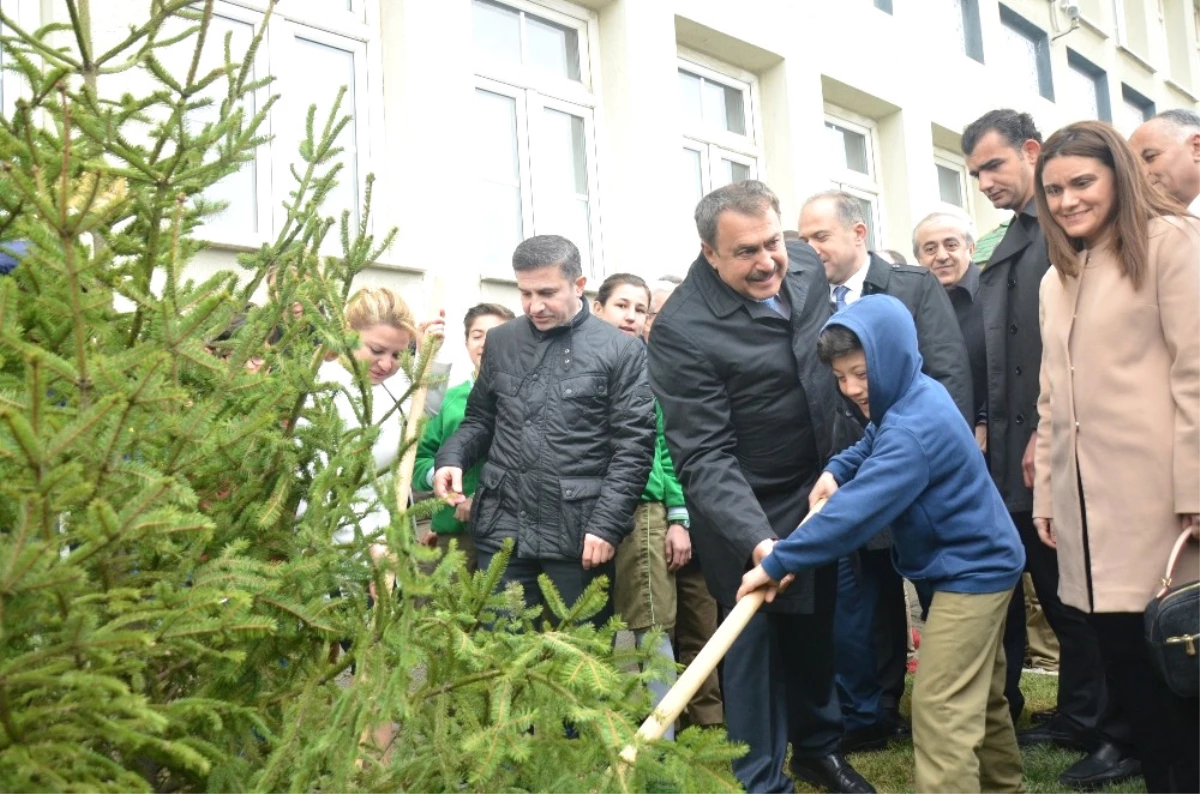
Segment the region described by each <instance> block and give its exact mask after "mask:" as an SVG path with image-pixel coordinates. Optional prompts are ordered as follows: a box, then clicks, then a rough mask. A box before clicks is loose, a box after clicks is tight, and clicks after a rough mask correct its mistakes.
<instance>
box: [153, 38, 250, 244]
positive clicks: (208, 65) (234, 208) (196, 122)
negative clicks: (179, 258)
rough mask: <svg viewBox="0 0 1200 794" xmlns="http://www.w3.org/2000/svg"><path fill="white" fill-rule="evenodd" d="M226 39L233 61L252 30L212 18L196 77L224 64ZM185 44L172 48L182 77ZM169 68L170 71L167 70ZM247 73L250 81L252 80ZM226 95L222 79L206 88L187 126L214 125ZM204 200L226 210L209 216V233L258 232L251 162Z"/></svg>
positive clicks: (188, 47)
mask: <svg viewBox="0 0 1200 794" xmlns="http://www.w3.org/2000/svg"><path fill="white" fill-rule="evenodd" d="M226 35H228V36H229V37H230V41H229V51H230V56H231V57H232V58H233V59H234V60H235V61H237V60H238V59H239V58H241V57H242V54H243V53H245V52H246V50H247V49H249V47H250V41H251V39H252V38H253V37H254V28H253V26H251V25H250V24H248V23H245V22H241V21H239V20H236V19H230V18H228V17H222V16H218V15H216V14H214V15H213V17H212V21H211V23H210V24H209V29H208V36H207V38H206V40H205V43H204V52H203V53H202V54H201V57H200V68H199V69H198V70H197V74H205V73H207V72H209V71H211V70H213V69H217V68H220V67H221V66H222V65H223V64H224V63H225V37H226ZM194 43H195V41H194V39H193V40H189V41H188V42H187V45H186V46H184V47H179V48H176V51H174V52H172V55H173V56H179V57H180V58H181V67H182V71H181V72H175V73H176V74H180V75H182V74H186V70H187V68H188V67H189V66H190V59H191V54H192V45H194ZM167 63H170V64H171V65H172V66H173V65H174V59H173V58H172V59H170V60H169V61H168V59H164V65H166V64H167ZM168 68H170V67H168ZM256 76H257V75H254V73H253V72H252V73H251V77H252V78H253V77H256ZM227 91H228V84H227V83H226V81H225V79H224V78H222V79H219V80H217V81H216V82H214V83H213V84H212V85H210V86H209V87H208V89H207V90H205V91H204V93H203V94H201V96H202V97H203V98H204V99H208V100H210V101H211V104H210V105H208V106H207V107H202V108H196V109H195V110H192V111H191V112H189V113H188V115H187V122H186V123H187V126H188V128H189V129H190V130H192V131H194V132H198V131H199V130H201V129H202V128H203V127H204V125H205V124H215V123H217V122H218V121H220V119H221V102H222V100H223V99H224V98H225V96H226V93H227ZM255 110H256V108H255V102H254V95H253V94H251V95H250V96H248V97H246V99H245V101H244V104H243V113H242V118H243V123H246V122H248V121H249V119H250V118H251V117H253V115H254V113H255ZM203 195H204V198H206V199H208V200H209V201H220V202H225V203H226V204H227V206H226V208H225V209H224V210H222V211H221V212H220V213H218V214H216V215H210V216H209V218H208V219H207V221H206V222H205V226H207V227H209V228H213V229H223V230H227V231H233V232H246V233H253V232H257V231H258V175H257V172H256V169H255V163H254V162H253V161H250V162H246V163H242V165H241V167H240V168H238V170H237V171H236V172H234V173H232V174H230V175H229V176H227V177H225V178H224V179H222V180H221V181H220V182H217V183H216V184H214V185H211V186H210V187H209V188H208V189H207V190H205V191H204V194H203Z"/></svg>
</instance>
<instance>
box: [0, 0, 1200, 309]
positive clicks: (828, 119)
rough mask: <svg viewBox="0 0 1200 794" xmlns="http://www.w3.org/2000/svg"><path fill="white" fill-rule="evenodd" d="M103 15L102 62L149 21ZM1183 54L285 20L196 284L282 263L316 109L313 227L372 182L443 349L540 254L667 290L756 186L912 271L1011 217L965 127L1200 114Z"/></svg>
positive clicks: (988, 21) (1076, 37) (1147, 23)
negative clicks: (722, 203)
mask: <svg viewBox="0 0 1200 794" xmlns="http://www.w3.org/2000/svg"><path fill="white" fill-rule="evenodd" d="M268 2H269V0H218V2H217V3H216V11H217V18H216V21H215V25H216V28H217V31H218V32H219V33H220V34H222V35H223V34H224V33H226V32H228V33H229V34H230V35H231V41H232V42H233V46H234V49H235V50H236V49H237V47H238V43H239V42H245V41H248V40H249V37H250V35H251V32H252V30H253V27H254V26H255V25H256V24H259V23H260V22H261V20H262V18H263V13H264V10H265V8H266V6H267V4H268ZM105 5H110V4H105ZM111 5H112V6H113V7H112V8H109V9H106V11H105V15H104V18H103V19H100V18H99V15H98V14H97V15H96V16H97V17H98V18H97V20H96V24H97V25H98V26H99V28H100V30H99V31H98V38H103V37H104V36H111V37H117V36H121V35H123V34H124V33H125V32H126V31H127V25H128V23H129V22H130V20H129V19H128V18H122V14H135V13H144V8H145V5H144V4H138V3H119V4H115V3H114V4H111ZM3 7H4V9H5V11H6V12H7V13H10V14H15V16H16V18H18V19H20V20H21V21H22V22H23V23H24V24H25V25H27V26H28V27H36V26H37V25H38V24H45V23H48V22H51V21H59V20H65V19H66V17H67V13H66V9H65V6H64V5H63V4H62V3H60V2H58V0H3ZM214 40H215V41H219V40H220V37H214ZM1198 44H1200V0H741V2H736V3H734V2H730V1H729V0H286V1H285V2H279V3H277V4H275V8H274V12H273V16H272V18H271V21H270V24H269V26H268V30H267V36H266V40H265V43H264V46H263V48H262V49H261V50H260V52H259V55H258V60H257V62H256V63H255V71H256V74H259V75H266V74H274V75H276V84H275V85H274V86H272V87H271V88H268V89H264V91H263V92H261V94H262V95H261V97H257V98H256V101H257V102H264V103H265V102H266V100H267V97H268V96H269V95H270V94H272V93H279V94H280V95H281V98H280V100H279V102H278V103H277V104H276V105H275V106H274V108H273V109H272V111H271V113H270V116H269V118H268V127H269V132H270V134H271V135H272V136H273V140H272V141H271V142H270V143H269V144H265V145H264V146H262V147H261V148H260V151H259V153H258V156H257V157H256V159H255V162H253V163H249V164H247V166H246V167H245V168H243V169H242V171H240V172H239V173H237V174H235V175H234V176H232V177H230V178H229V179H228V180H227V181H226V183H223V184H222V185H220V186H218V189H217V191H215V192H216V194H217V195H216V197H218V198H221V199H224V200H227V201H229V202H230V206H229V208H228V209H227V210H226V211H225V212H224V213H223V214H222V215H221V216H220V217H219V218H216V219H214V221H213V222H212V223H211V224H209V227H208V229H207V231H206V236H207V237H208V238H209V239H210V240H211V241H212V243H213V245H212V247H211V249H210V250H208V251H206V252H204V253H203V254H202V255H201V256H200V257H199V258H198V259H197V261H196V262H195V264H194V265H193V267H194V269H195V270H196V271H197V274H198V275H200V274H203V273H204V272H208V271H211V270H214V269H217V268H222V267H229V266H230V265H231V264H232V260H233V255H234V254H235V253H236V252H237V251H239V250H246V249H248V248H254V247H257V246H258V245H259V244H260V243H261V242H263V241H265V240H268V239H271V238H272V236H273V233H274V231H275V230H276V229H277V228H278V226H279V225H280V224H281V222H282V210H281V209H280V206H281V203H282V201H283V200H284V199H285V198H286V195H287V190H288V189H289V187H290V178H289V176H288V167H289V165H290V163H291V162H292V161H293V160H295V159H296V157H295V154H294V153H295V151H296V144H297V142H298V140H299V138H300V135H301V132H302V130H303V125H304V117H305V113H306V112H307V108H308V106H309V105H310V104H311V103H316V104H317V105H318V107H319V109H320V111H321V112H325V111H327V109H328V107H329V106H330V105H331V104H332V102H333V100H334V98H335V97H336V96H337V94H338V91H339V89H340V87H342V86H345V87H346V93H345V96H344V99H343V104H342V109H343V110H344V111H345V112H347V113H349V114H350V116H351V121H350V123H349V124H348V125H347V126H346V128H345V129H344V130H343V132H342V134H341V136H340V137H339V141H338V142H339V144H340V145H342V146H343V147H344V148H345V151H344V153H343V155H342V158H343V164H344V166H345V168H344V171H343V173H344V174H345V177H346V178H345V180H344V181H343V183H342V185H341V186H340V187H339V188H338V190H337V191H335V193H334V194H333V195H332V196H331V197H330V200H329V207H328V209H329V210H330V213H331V214H336V213H338V212H340V211H341V210H342V209H343V208H345V209H350V210H351V212H352V214H353V213H357V212H358V207H359V204H360V202H361V200H362V198H363V194H364V191H365V184H366V176H367V174H369V173H373V174H375V175H376V179H377V181H376V183H375V189H374V203H375V207H374V211H373V223H374V228H375V229H376V231H377V232H379V233H382V232H384V231H386V229H388V228H390V227H393V226H396V227H398V228H399V236H398V237H397V239H396V242H395V244H394V245H393V247H392V249H391V250H390V251H389V252H388V253H387V254H386V255H385V257H384V258H383V259H381V261H379V262H378V263H377V265H376V266H375V267H374V268H373V269H372V270H370V271H369V272H368V273H367V274H365V275H364V277H363V278H364V280H367V281H370V282H373V283H379V284H384V285H388V286H392V287H394V288H397V289H399V290H400V292H401V293H402V294H403V295H404V296H405V297H406V298H407V299H408V300H409V302H410V303H412V304H413V305H414V307H415V308H417V310H418V313H421V312H422V311H424V310H425V309H427V308H428V307H427V306H426V304H427V303H428V301H429V294H430V283H431V282H432V280H433V277H435V276H440V277H442V278H443V280H444V281H445V283H446V284H447V285H449V288H448V289H447V292H446V305H445V308H446V310H447V314H448V316H449V318H450V320H451V324H450V327H451V329H454V328H455V327H456V325H457V323H456V318H457V317H461V316H462V314H463V312H464V311H465V310H466V308H467V307H469V306H470V305H472V304H473V303H476V302H477V301H479V300H492V301H498V302H501V303H505V304H508V305H510V306H512V307H513V308H514V309H519V305H518V304H519V301H518V298H517V294H516V291H515V289H514V286H513V280H512V273H511V268H510V265H509V255H510V253H511V251H512V248H513V247H514V246H515V245H516V243H517V242H519V241H520V240H521V239H523V238H525V237H528V236H530V235H533V234H541V233H557V234H563V235H565V236H567V237H569V238H571V239H572V240H573V241H575V243H576V244H577V245H579V247H580V249H581V251H582V252H583V256H584V264H585V269H586V271H587V274H588V276H589V280H590V282H591V284H592V285H593V286H595V285H597V284H598V283H599V282H600V281H601V280H602V279H603V277H604V276H605V274H608V273H613V272H619V271H633V272H636V273H639V274H641V275H643V276H646V277H647V278H656V277H658V276H661V275H663V274H676V275H682V274H683V273H684V272H685V271H686V268H687V266H688V265H689V264H690V262H691V261H692V260H693V259H694V258H695V256H696V254H697V253H698V243H697V240H696V234H695V227H694V225H693V223H692V220H691V213H692V210H693V208H694V206H695V203H696V201H697V199H699V198H700V196H702V195H703V194H704V193H706V192H708V191H709V190H712V189H713V188H715V187H719V186H720V185H722V184H725V183H728V182H730V181H734V180H738V179H744V178H748V177H755V178H758V179H762V180H764V181H765V182H767V183H768V184H769V185H771V187H772V188H774V190H775V191H776V192H777V193H778V194H779V196H780V199H781V201H782V205H783V218H784V225H785V227H794V226H795V224H796V219H797V216H798V213H799V209H800V205H801V203H802V202H803V200H804V199H805V198H806V197H807V196H809V195H811V194H812V193H815V192H817V191H820V190H825V189H828V188H830V187H840V188H844V189H846V190H848V191H850V192H851V193H853V194H854V195H856V196H858V197H859V198H860V199H861V201H862V202H863V204H864V206H865V208H866V209H867V214H868V217H869V218H870V221H871V223H870V225H871V236H872V244H873V247H876V248H894V249H897V250H900V251H902V252H905V253H906V255H907V254H908V253H909V252H910V250H911V244H910V240H911V229H912V225H913V223H914V222H915V221H916V220H918V219H920V218H921V217H922V216H924V215H925V214H927V213H928V212H931V211H933V210H935V209H938V208H942V207H946V206H953V207H958V208H961V209H962V210H964V211H965V212H967V213H968V214H969V215H970V216H971V217H972V218H974V220H975V222H976V225H977V228H978V229H979V230H980V232H985V231H987V230H989V229H992V228H994V227H995V226H996V225H997V224H998V223H999V222H1001V221H1002V220H1003V215H1002V214H1001V213H998V212H996V211H995V210H993V209H992V207H991V206H990V204H988V202H987V201H986V200H984V199H983V198H982V196H980V195H979V194H978V192H977V190H976V188H975V186H974V184H973V181H972V180H971V179H970V178H969V176H968V174H967V172H966V168H965V165H964V160H963V157H962V154H961V152H960V149H959V140H960V132H961V130H962V128H963V127H964V126H965V125H966V124H967V123H969V122H970V121H971V120H973V119H974V118H976V117H977V116H979V115H980V114H982V113H983V112H984V111H986V110H989V109H992V108H996V107H1006V106H1007V107H1014V108H1018V109H1022V110H1027V111H1029V112H1031V113H1032V114H1033V115H1034V117H1035V118H1036V119H1037V121H1038V124H1039V126H1040V128H1041V129H1042V130H1043V131H1044V132H1045V133H1046V134H1049V132H1051V131H1053V130H1054V129H1056V128H1057V127H1059V126H1061V125H1062V124H1064V123H1067V122H1070V121H1074V120H1078V119H1082V118H1100V119H1103V120H1106V121H1111V122H1112V123H1113V124H1115V125H1116V127H1117V128H1118V129H1120V130H1121V131H1122V132H1124V133H1126V134H1128V133H1129V132H1131V131H1132V129H1133V128H1134V127H1136V126H1137V125H1138V124H1139V123H1140V122H1141V121H1142V120H1143V119H1144V118H1146V117H1148V116H1150V115H1153V113H1155V112H1157V111H1160V110H1164V109H1167V108H1172V107H1189V108H1195V107H1197V99H1198V97H1200V50H1198ZM0 57H2V56H0ZM212 57H213V58H214V63H215V62H219V58H220V57H221V55H220V52H219V46H215V47H213V48H212ZM10 79H11V78H8V77H6V78H5V82H4V83H3V84H0V89H3V102H4V103H5V104H4V107H5V108H6V109H7V108H9V107H11V101H12V99H11V95H12V94H13V93H14V92H15V91H18V90H19V87H14V86H12V85H11V84H10V82H9V81H10Z"/></svg>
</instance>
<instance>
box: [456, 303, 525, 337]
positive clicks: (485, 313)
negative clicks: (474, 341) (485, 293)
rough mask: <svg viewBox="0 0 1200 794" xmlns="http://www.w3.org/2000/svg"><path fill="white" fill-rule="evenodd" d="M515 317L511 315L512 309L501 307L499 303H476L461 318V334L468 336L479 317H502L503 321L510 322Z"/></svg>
mask: <svg viewBox="0 0 1200 794" xmlns="http://www.w3.org/2000/svg"><path fill="white" fill-rule="evenodd" d="M515 316H516V315H515V314H513V313H512V309H510V308H508V307H507V306H501V305H500V304H499V303H477V304H475V305H474V306H472V307H471V308H469V309H467V313H466V315H465V316H464V317H463V333H464V334H465V335H466V336H470V335H471V326H473V325H474V324H475V321H476V320H478V319H479V318H480V317H503V318H504V319H505V320H511V319H512V318H513V317H515Z"/></svg>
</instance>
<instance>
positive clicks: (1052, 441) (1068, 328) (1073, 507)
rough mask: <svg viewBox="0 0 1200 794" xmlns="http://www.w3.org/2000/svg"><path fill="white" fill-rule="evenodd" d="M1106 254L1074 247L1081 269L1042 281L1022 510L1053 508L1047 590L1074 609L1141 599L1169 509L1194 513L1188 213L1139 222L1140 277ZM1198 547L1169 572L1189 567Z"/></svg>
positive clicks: (1197, 335)
mask: <svg viewBox="0 0 1200 794" xmlns="http://www.w3.org/2000/svg"><path fill="white" fill-rule="evenodd" d="M1189 227H1190V228H1189ZM1085 262H1086V264H1084V263H1085ZM1117 262H1118V260H1117V255H1116V253H1115V252H1114V251H1112V250H1111V249H1100V250H1096V251H1092V252H1091V258H1090V261H1088V258H1087V252H1081V253H1080V264H1081V265H1082V269H1081V271H1080V272H1081V275H1080V276H1079V277H1075V278H1069V279H1066V280H1065V281H1064V280H1063V279H1061V278H1059V275H1058V271H1057V270H1053V269H1052V270H1050V271H1049V272H1047V273H1046V276H1045V278H1043V280H1042V288H1041V323H1042V345H1043V352H1042V370H1041V395H1040V396H1039V398H1038V413H1039V415H1040V423H1039V425H1038V437H1037V458H1036V465H1037V477H1036V482H1035V485H1034V500H1033V515H1034V517H1038V518H1053V519H1054V529H1055V534H1056V536H1057V539H1058V569H1059V586H1058V592H1059V595H1060V596H1061V597H1062V600H1063V602H1064V603H1066V604H1070V605H1071V606H1073V607H1077V608H1079V609H1082V610H1084V611H1085V612H1141V611H1142V610H1144V609H1145V608H1146V603H1147V602H1148V601H1149V600H1150V598H1151V597H1152V596H1153V595H1154V592H1155V591H1156V589H1157V588H1158V587H1159V585H1160V579H1161V578H1162V573H1163V569H1164V567H1165V565H1166V560H1167V558H1168V557H1169V556H1170V552H1171V546H1172V544H1173V543H1174V542H1175V539H1176V538H1177V537H1178V536H1179V531H1180V530H1179V521H1178V518H1177V514H1179V513H1197V512H1200V429H1198V425H1197V422H1198V415H1200V319H1198V318H1200V311H1198V309H1200V306H1198V304H1200V221H1197V220H1196V219H1191V218H1189V219H1181V218H1170V219H1163V218H1160V219H1156V220H1154V221H1152V222H1151V225H1150V248H1149V263H1148V268H1147V273H1146V279H1145V281H1144V282H1143V284H1142V288H1141V289H1140V290H1137V291H1135V290H1134V289H1133V285H1132V284H1131V283H1130V281H1129V279H1127V278H1125V277H1124V276H1122V275H1121V271H1120V270H1119V268H1118V264H1117ZM1080 482H1082V489H1081V488H1080ZM1081 490H1082V504H1081V498H1080V494H1081ZM1084 511H1086V516H1087V535H1086V538H1085V536H1084V527H1083V524H1084V521H1083V514H1084ZM1196 549H1197V546H1196V544H1194V543H1193V544H1189V546H1188V553H1187V555H1185V556H1184V558H1183V559H1182V561H1181V562H1180V565H1179V567H1178V568H1177V570H1176V581H1177V582H1178V581H1194V580H1196V579H1197V578H1200V557H1198V555H1197V552H1196ZM1089 562H1090V587H1089Z"/></svg>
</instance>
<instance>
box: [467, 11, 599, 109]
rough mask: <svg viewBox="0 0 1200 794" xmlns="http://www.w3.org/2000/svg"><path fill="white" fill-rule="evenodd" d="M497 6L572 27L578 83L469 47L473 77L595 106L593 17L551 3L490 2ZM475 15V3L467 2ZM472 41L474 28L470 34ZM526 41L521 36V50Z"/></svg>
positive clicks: (589, 13)
mask: <svg viewBox="0 0 1200 794" xmlns="http://www.w3.org/2000/svg"><path fill="white" fill-rule="evenodd" d="M491 1H492V2H494V3H495V4H496V5H502V6H508V7H509V8H512V9H514V10H516V11H521V12H524V13H526V14H532V15H533V16H536V17H540V18H542V19H544V20H546V21H548V22H553V23H554V24H556V25H562V26H563V27H566V28H572V29H573V30H574V31H575V32H576V36H577V39H578V41H579V82H575V81H574V80H572V79H570V78H567V77H558V76H556V75H550V74H546V73H545V72H543V71H540V70H538V69H534V68H532V67H529V66H525V65H524V64H520V65H517V64H511V63H507V62H505V61H502V60H498V59H495V58H489V57H488V55H487V53H485V52H481V51H479V50H477V49H475V48H474V47H472V50H471V52H472V56H473V58H474V62H475V74H476V75H478V76H482V77H488V78H491V79H493V80H498V81H500V82H502V83H508V84H510V85H515V86H519V87H521V88H526V89H532V90H535V91H537V92H538V93H541V94H546V95H548V96H552V97H555V98H556V99H563V100H566V101H567V102H572V103H574V104H577V105H585V106H587V107H595V104H596V100H595V97H594V93H595V90H594V86H593V75H592V62H591V61H592V53H598V52H599V46H598V44H599V42H598V34H597V31H596V25H595V24H594V23H595V20H596V16H595V14H593V13H591V12H588V11H585V10H584V9H581V8H576V7H575V6H571V5H568V4H566V3H557V2H550V1H549V0H546V2H544V3H532V2H528V0H491ZM468 2H470V4H471V9H472V13H474V7H475V2H474V0H468ZM471 36H472V42H473V41H474V38H473V37H474V29H472V31H471ZM524 44H525V38H524V34H523V33H522V38H521V45H522V47H524Z"/></svg>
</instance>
